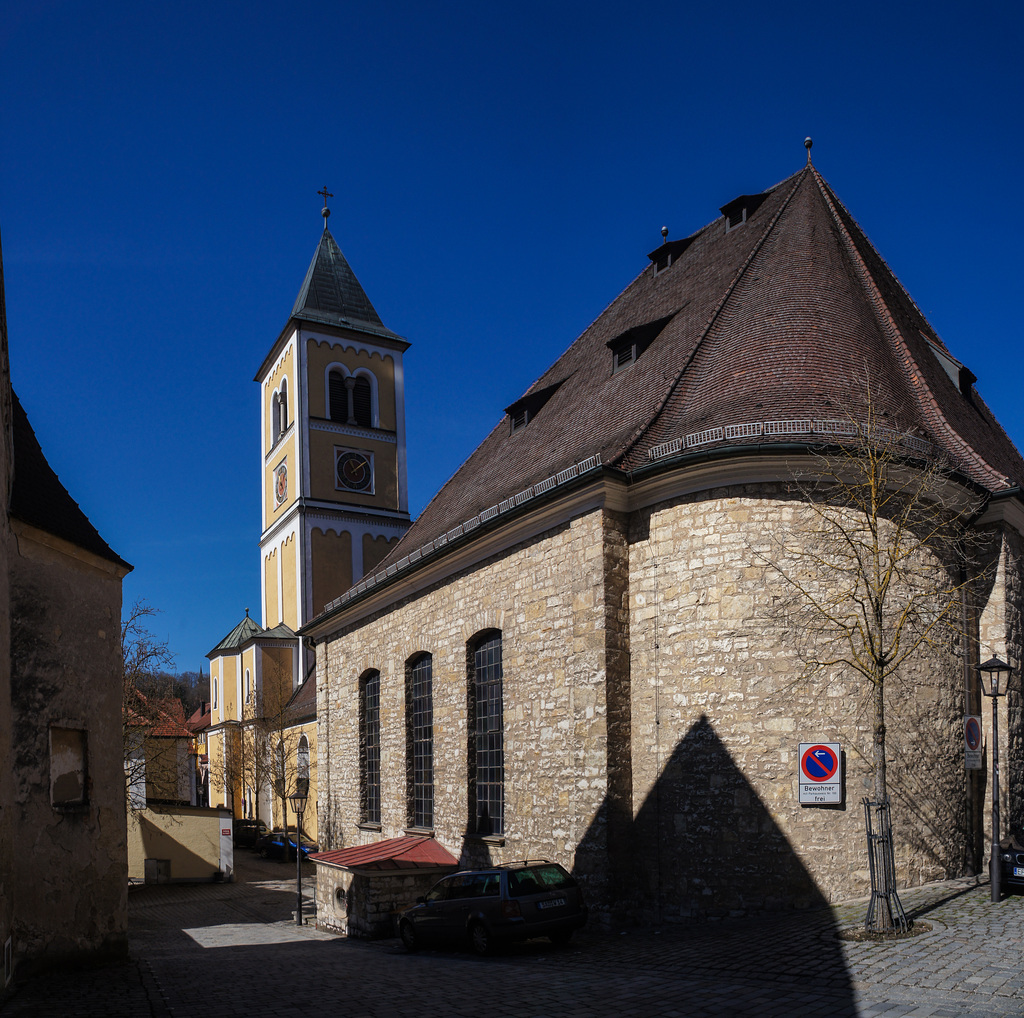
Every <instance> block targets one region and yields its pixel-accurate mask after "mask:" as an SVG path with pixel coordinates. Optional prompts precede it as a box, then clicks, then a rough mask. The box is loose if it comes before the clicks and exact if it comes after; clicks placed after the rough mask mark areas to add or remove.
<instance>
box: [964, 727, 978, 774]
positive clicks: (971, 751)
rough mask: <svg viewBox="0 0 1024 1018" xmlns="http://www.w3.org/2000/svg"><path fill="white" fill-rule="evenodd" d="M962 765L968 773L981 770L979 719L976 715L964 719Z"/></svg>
mask: <svg viewBox="0 0 1024 1018" xmlns="http://www.w3.org/2000/svg"><path fill="white" fill-rule="evenodd" d="M964 765H965V767H966V768H967V770H969V771H978V770H981V718H980V717H978V716H977V715H976V714H968V715H967V716H966V717H965V718H964Z"/></svg>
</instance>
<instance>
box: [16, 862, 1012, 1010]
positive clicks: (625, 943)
mask: <svg viewBox="0 0 1024 1018" xmlns="http://www.w3.org/2000/svg"><path fill="white" fill-rule="evenodd" d="M239 872H240V876H241V879H240V882H238V883H234V884H203V885H175V886H160V887H144V888H138V889H135V890H133V891H132V893H131V894H130V896H129V914H130V936H131V953H132V957H131V960H130V961H129V962H126V963H124V964H121V965H115V966H108V967H105V968H100V969H87V970H78V971H74V972H64V973H56V974H48V975H46V976H45V977H39V978H36V979H33V980H30V981H28V982H26V983H24V984H23V985H19V986H18V987H17V988H16V990H15V992H14V994H13V996H11V997H10V998H9V999H8V1000H7V1001H6V1006H5V1007H4V1008H3V1012H4V1018H24V1016H31V1018H51V1016H60V1018H75V1016H79V1015H90V1016H91V1015H103V1016H104V1018H122V1016H123V1018H128V1016H131V1018H142V1016H152V1018H193V1016H195V1018H200V1016H202V1018H207V1016H211V1015H212V1016H217V1018H233V1016H236V1015H237V1016H243V1015H244V1016H247V1018H249V1016H252V1015H259V1016H260V1018H277V1016H297V1015H302V1016H304V1018H309V1016H312V1015H321V1014H323V1015H329V1016H334V1015H343V1016H345V1018H364V1016H365V1018H392V1016H395V1018H404V1016H407V1015H408V1016H412V1015H416V1016H422V1015H424V1014H436V1015H441V1016H455V1018H459V1016H478V1015H480V1014H482V1013H486V1014H487V1015H489V1016H492V1015H493V1016H497V1018H502V1016H517V1018H519V1016H523V1018H549V1016H551V1018H554V1016H558V1018H576V1016H581V1018H582V1016H599V1015H614V1016H615V1018H632V1016H644V1018H646V1016H665V1018H674V1016H696V1018H700V1016H705V1015H706V1016H719V1015H728V1016H746V1015H751V1016H753V1015H756V1016H765V1018H772V1016H780V1018H781V1016H786V1018H818V1016H821V1018H826V1016H827V1018H841V1016H844V1015H848V1016H858V1018H865V1016H876V1015H878V1016H881V1015H885V1016H887V1018H894V1016H903V1015H914V1016H926V1015H928V1016H936V1018H956V1016H968V1018H982V1016H984V1018H998V1016H1011V1015H1012V1016H1017V1018H1020V1016H1022V1015H1024V976H1022V973H1021V968H1020V959H1021V954H1022V950H1024V897H1022V898H1017V897H1012V898H1008V899H1007V900H1005V901H1003V902H1001V903H1000V904H998V905H993V904H992V903H991V902H990V901H989V889H988V885H987V884H977V883H976V882H975V881H973V880H959V881H950V882H946V883H942V884H934V885H930V886H929V887H926V888H918V889H915V890H911V891H906V892H904V893H903V894H902V898H903V903H904V906H905V907H906V909H907V912H908V914H910V916H911V918H913V919H915V920H917V921H918V922H920V923H926V924H928V925H929V926H930V927H931V929H930V930H929V931H928V932H926V933H924V934H922V935H920V936H917V937H913V938H910V939H907V940H903V941H898V942H894V943H887V944H878V943H856V942H850V941H843V940H840V939H839V938H838V937H837V935H836V934H837V931H838V930H839V929H842V928H846V927H850V926H856V925H857V924H858V923H859V922H860V921H862V919H863V914H864V904H863V903H855V904H849V905H841V906H837V907H835V908H833V909H831V910H827V909H825V910H819V911H816V912H805V913H786V914H784V915H776V916H772V917H762V918H758V919H753V920H750V919H747V920H743V919H729V920H722V921H718V922H707V923H695V924H691V925H686V926H673V927H666V928H663V929H662V930H661V931H660V932H659V931H658V930H653V929H652V930H629V931H627V932H624V933H619V934H615V933H599V932H596V931H584V932H583V933H582V934H580V935H578V937H577V938H576V939H574V941H573V944H572V946H571V947H570V948H568V949H564V950H556V949H554V948H552V947H551V946H550V945H548V944H547V942H544V941H535V942H531V943H529V944H525V945H518V946H514V947H511V948H509V949H508V950H506V951H505V952H504V953H502V954H499V955H498V956H497V957H493V958H486V959H477V958H475V957H472V956H471V955H468V954H466V953H462V952H457V951H425V952H421V953H419V954H416V955H408V954H406V953H405V951H404V950H403V949H402V948H401V946H400V945H399V944H398V942H397V941H376V942H365V941H357V940H346V939H343V938H339V937H335V936H332V935H330V934H326V933H321V932H319V931H317V930H316V929H315V928H314V927H313V926H311V925H307V926H302V927H299V926H296V925H295V922H294V918H293V916H294V913H293V911H292V910H293V909H294V907H295V885H294V877H293V873H294V871H293V870H291V869H290V868H289V867H287V866H284V865H281V864H278V863H270V862H263V861H262V860H258V859H255V857H250V856H249V855H248V854H245V855H244V856H243V857H242V858H241V859H240V860H239ZM307 889H308V890H311V888H307ZM310 905H311V903H310Z"/></svg>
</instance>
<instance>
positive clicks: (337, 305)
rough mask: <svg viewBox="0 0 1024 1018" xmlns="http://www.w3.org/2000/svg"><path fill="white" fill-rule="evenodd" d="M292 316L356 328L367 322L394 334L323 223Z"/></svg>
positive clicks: (383, 332) (381, 330) (314, 321)
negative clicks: (322, 228)
mask: <svg viewBox="0 0 1024 1018" xmlns="http://www.w3.org/2000/svg"><path fill="white" fill-rule="evenodd" d="M292 318H298V319H301V320H302V321H306V322H313V323H320V324H326V325H341V326H345V327H348V328H357V329H358V328H360V327H362V326H365V325H369V326H370V327H371V331H373V332H374V333H378V334H383V335H390V336H395V334H394V333H392V332H391V331H390V330H389V329H386V328H385V327H384V323H383V322H382V321H381V320H380V315H378V314H377V312H376V310H375V309H374V307H373V305H372V304H371V303H370V298H369V297H367V296H366V292H365V291H364V290H363V288H362V286H360V285H359V280H358V279H356V274H355V273H354V272H353V271H352V268H351V266H350V265H349V264H348V262H347V261H346V260H345V256H344V255H343V254H342V253H341V249H340V248H339V247H338V245H337V244H336V243H335V240H334V238H333V237H332V236H331V231H330V230H328V229H327V227H326V226H325V227H324V232H323V235H322V236H321V237H320V243H319V244H318V245H317V249H316V253H315V254H314V255H313V260H312V261H311V262H310V263H309V268H308V269H307V270H306V278H305V279H304V280H303V281H302V287H301V289H300V290H299V295H298V297H296V298H295V306H294V307H293V308H292ZM395 338H398V337H397V336H396V337H395Z"/></svg>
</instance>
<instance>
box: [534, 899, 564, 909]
mask: <svg viewBox="0 0 1024 1018" xmlns="http://www.w3.org/2000/svg"><path fill="white" fill-rule="evenodd" d="M564 904H565V898H549V899H548V900H547V901H538V902H537V908H558V907H559V906H560V905H564Z"/></svg>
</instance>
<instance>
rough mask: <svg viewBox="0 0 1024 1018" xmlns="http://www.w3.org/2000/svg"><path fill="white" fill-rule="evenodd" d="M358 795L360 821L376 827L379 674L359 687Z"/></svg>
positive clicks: (378, 766)
mask: <svg viewBox="0 0 1024 1018" xmlns="http://www.w3.org/2000/svg"><path fill="white" fill-rule="evenodd" d="M359 694H360V696H359V785H360V788H359V791H360V798H361V800H362V811H361V812H362V821H363V823H368V824H379V823H380V672H367V673H366V675H364V676H363V679H362V681H361V682H360V684H359Z"/></svg>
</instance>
